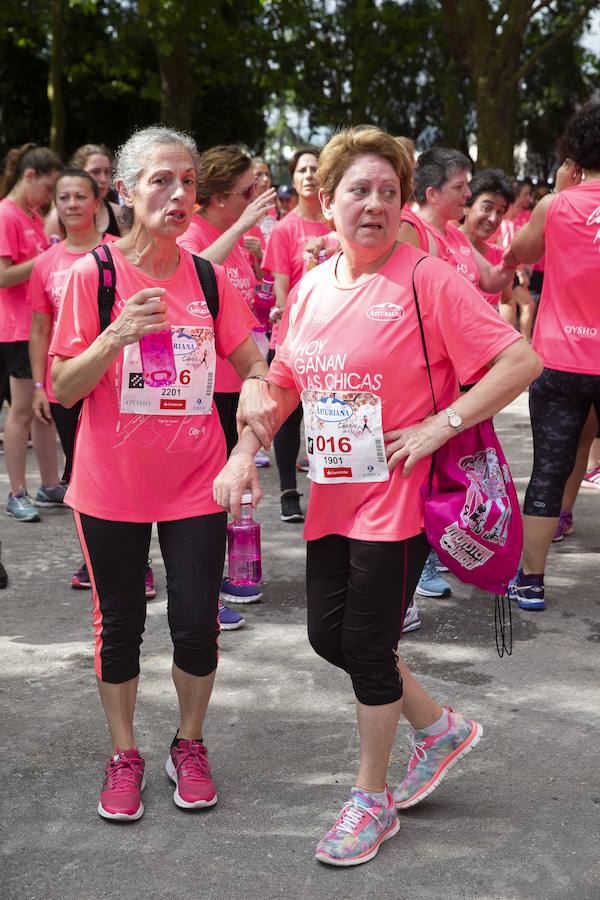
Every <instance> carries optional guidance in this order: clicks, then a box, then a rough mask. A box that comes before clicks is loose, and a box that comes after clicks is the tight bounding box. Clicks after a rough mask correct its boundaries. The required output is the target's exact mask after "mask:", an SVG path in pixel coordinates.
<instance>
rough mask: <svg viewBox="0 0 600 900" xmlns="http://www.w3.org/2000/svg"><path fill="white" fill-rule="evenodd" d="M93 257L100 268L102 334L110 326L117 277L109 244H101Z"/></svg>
mask: <svg viewBox="0 0 600 900" xmlns="http://www.w3.org/2000/svg"><path fill="white" fill-rule="evenodd" d="M92 255H93V257H94V259H95V260H96V264H97V266H98V273H99V275H100V283H99V284H98V315H99V316H100V333H102V332H103V331H104V330H105V329H106V328H108V326H109V325H110V314H111V312H112V308H113V306H114V302H115V287H116V282H117V276H116V273H115V264H114V263H113V259H112V256H111V255H110V250H109V249H108V244H100V245H99V246H98V247H96V249H95V250H92Z"/></svg>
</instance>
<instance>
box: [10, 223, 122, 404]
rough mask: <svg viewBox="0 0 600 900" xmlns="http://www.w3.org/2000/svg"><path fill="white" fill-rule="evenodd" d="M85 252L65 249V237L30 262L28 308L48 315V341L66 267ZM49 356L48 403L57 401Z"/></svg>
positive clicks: (106, 240) (112, 238) (106, 238)
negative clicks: (31, 265)
mask: <svg viewBox="0 0 600 900" xmlns="http://www.w3.org/2000/svg"><path fill="white" fill-rule="evenodd" d="M116 240H117V238H116V237H115V236H114V235H112V234H103V235H102V241H101V243H103V244H105V243H110V242H112V241H116ZM87 252H89V251H87V250H86V251H84V252H83V253H73V252H72V251H71V250H67V247H66V243H65V241H61V242H60V244H54V245H53V246H52V247H49V248H48V250H46V251H45V252H44V253H42V254H41V256H38V258H37V259H36V261H35V262H34V264H33V270H32V272H31V276H30V278H29V281H28V282H27V297H28V299H29V302H30V304H31V308H32V310H35V312H40V313H44V314H45V315H47V316H50V321H51V323H52V330H51V332H50V343H52V338H53V336H54V328H55V326H56V320H57V318H58V311H59V309H60V303H61V299H62V292H63V287H64V284H65V281H66V280H67V275H68V274H69V270H70V268H71V266H72V265H73V263H74V262H77V260H78V259H81V257H82V256H85V254H86V253H87ZM52 359H53V357H52V355H51V354H50V353H49V354H48V363H47V366H46V394H47V396H48V400H49V401H50V402H51V403H57V402H58V401H57V399H56V397H55V396H54V392H53V390H52V377H51V369H52Z"/></svg>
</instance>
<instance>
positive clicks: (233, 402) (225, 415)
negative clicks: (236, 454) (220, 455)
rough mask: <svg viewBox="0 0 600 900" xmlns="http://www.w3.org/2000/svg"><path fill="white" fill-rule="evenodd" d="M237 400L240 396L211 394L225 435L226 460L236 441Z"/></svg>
mask: <svg viewBox="0 0 600 900" xmlns="http://www.w3.org/2000/svg"><path fill="white" fill-rule="evenodd" d="M239 399H240V395H239V394H236V393H233V392H227V393H215V394H213V400H214V401H215V406H216V407H217V412H218V413H219V421H220V422H221V428H222V429H223V433H224V434H225V443H226V444H227V459H229V455H230V453H231V451H232V450H233V448H234V447H235V445H236V444H237V440H238V434H237V424H236V415H237V408H238V403H239Z"/></svg>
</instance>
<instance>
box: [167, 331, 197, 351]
mask: <svg viewBox="0 0 600 900" xmlns="http://www.w3.org/2000/svg"><path fill="white" fill-rule="evenodd" d="M197 348H198V341H197V340H196V338H195V337H194V336H193V335H191V334H188V333H187V332H185V331H178V332H177V333H176V334H174V335H173V353H174V354H175V355H176V356H187V354H188V353H193V352H194V350H197Z"/></svg>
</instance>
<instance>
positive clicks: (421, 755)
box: [394, 706, 483, 809]
mask: <svg viewBox="0 0 600 900" xmlns="http://www.w3.org/2000/svg"><path fill="white" fill-rule="evenodd" d="M444 708H445V709H446V710H447V711H448V728H447V729H446V731H443V732H442V733H441V734H435V735H427V734H425V733H424V732H423V731H411V732H409V734H408V740H409V742H410V744H411V745H412V748H413V753H412V756H411V758H410V762H409V763H408V772H407V774H406V778H405V779H404V780H403V781H401V782H400V784H399V785H398V787H397V788H396V790H395V791H394V801H395V803H396V807H397V808H398V809H408V808H409V807H410V806H416V804H417V803H420V802H421V800H424V799H425V797H428V796H429V795H430V794H431V793H433V791H435V789H436V788H437V787H439V785H440V784H441V782H442V781H443V779H444V778H445V777H446V775H447V774H448V772H449V771H450V769H451V768H452V767H453V766H455V765H456V763H457V762H458V761H459V760H461V759H462V758H463V757H464V756H466V755H467V753H470V752H471V750H473V748H474V747H476V746H477V744H478V743H479V741H480V740H481V736H482V734H483V728H482V727H481V725H480V724H479V723H478V722H474V721H473V719H467V718H466V717H465V716H462V715H461V714H460V713H456V712H454V711H453V710H452V709H451V708H450V707H449V706H446V707H444Z"/></svg>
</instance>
